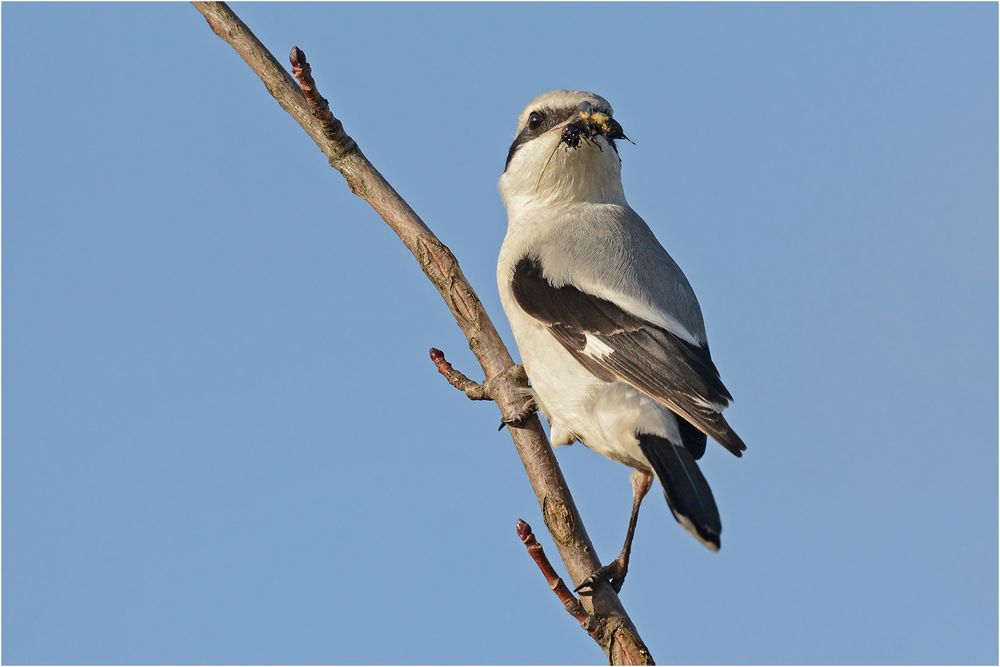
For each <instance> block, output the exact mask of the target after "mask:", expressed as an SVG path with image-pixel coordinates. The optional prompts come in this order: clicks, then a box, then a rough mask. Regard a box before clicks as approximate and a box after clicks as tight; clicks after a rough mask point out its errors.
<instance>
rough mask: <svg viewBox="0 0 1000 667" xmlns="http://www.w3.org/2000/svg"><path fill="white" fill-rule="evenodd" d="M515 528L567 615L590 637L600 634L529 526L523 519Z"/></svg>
mask: <svg viewBox="0 0 1000 667" xmlns="http://www.w3.org/2000/svg"><path fill="white" fill-rule="evenodd" d="M516 527H517V536H518V537H520V538H521V542H523V543H524V546H525V547H526V548H527V549H528V555H530V556H531V559H532V560H533V561H535V565H537V566H538V569H539V570H541V571H542V576H544V577H545V581H547V582H548V584H549V588H551V589H552V592H553V593H555V594H556V597H557V598H559V601H560V602H562V603H563V606H564V607H566V611H567V612H569V615H570V616H572V617H573V618H575V619H576V620H577V622H578V623H579V624H580V627H582V628H583V629H584V630H586V631H587V632H588V633H589V634H590V635H591V636H594V637H596V636H597V635H598V634H599V633H600V623H599V622H598V620H597V618H595V617H594V616H592V615H591V614H588V613H587V611H586V610H585V609H584V608H583V605H582V604H581V603H580V601H579V600H577V599H576V597H574V595H573V593H572V591H570V590H569V586H567V585H566V582H564V581H563V580H562V577H560V576H559V575H558V574H556V571H555V568H553V567H552V563H550V562H549V558H548V556H546V555H545V551H544V550H543V549H542V545H541V544H539V543H538V540H537V539H535V534H534V533H533V532H532V530H531V526H530V525H528V522H527V521H525V520H524V519H518V520H517V524H516Z"/></svg>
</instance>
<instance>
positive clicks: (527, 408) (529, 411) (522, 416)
mask: <svg viewBox="0 0 1000 667" xmlns="http://www.w3.org/2000/svg"><path fill="white" fill-rule="evenodd" d="M536 412H538V405H537V404H536V403H535V397H534V396H533V395H532V394H527V395H526V396H525V398H524V403H523V404H522V405H521V409H520V410H518V411H517V412H516V413H514V414H513V415H511V416H510V417H504V418H503V419H501V420H500V427H499V428H498V429H497V430H498V431H502V430H503V429H504V427H505V426H512V427H514V428H522V427H523V426H524V425H525V424H526V423H527V422H528V420H529V419H531V418H532V417H533V416H534V415H535V413H536Z"/></svg>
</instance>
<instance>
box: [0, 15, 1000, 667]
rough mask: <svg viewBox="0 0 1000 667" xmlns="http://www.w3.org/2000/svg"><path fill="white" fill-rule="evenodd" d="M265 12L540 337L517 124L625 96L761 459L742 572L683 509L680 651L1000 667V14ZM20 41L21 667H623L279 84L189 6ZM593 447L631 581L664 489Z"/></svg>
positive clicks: (7, 126)
mask: <svg viewBox="0 0 1000 667" xmlns="http://www.w3.org/2000/svg"><path fill="white" fill-rule="evenodd" d="M236 9H237V11H238V13H239V14H240V15H241V16H242V17H243V18H244V20H246V21H247V23H248V24H249V25H250V26H251V27H252V28H253V29H254V30H255V31H256V32H257V34H258V35H259V36H260V37H261V38H262V39H263V41H264V42H265V43H266V44H267V45H268V46H269V47H270V48H271V49H272V50H273V51H274V52H275V53H276V54H278V56H279V57H280V58H281V59H282V60H283V61H284V58H285V54H287V52H288V50H289V48H290V47H291V46H292V45H293V44H298V45H300V46H301V47H302V48H303V49H305V51H306V53H307V54H308V56H309V59H310V60H311V62H312V63H313V66H314V71H315V73H316V76H317V79H318V81H319V83H320V85H321V87H322V90H323V91H324V92H325V93H326V94H327V95H328V97H329V98H330V99H331V101H332V103H333V106H334V109H335V110H336V112H337V113H338V114H339V115H340V116H341V118H342V119H343V120H344V122H345V124H346V126H347V128H348V131H349V132H350V133H351V134H353V135H354V136H355V137H356V138H357V139H358V141H359V142H360V143H361V145H362V147H363V149H364V150H365V152H366V153H367V154H368V156H369V157H370V158H371V159H372V160H373V161H374V162H375V163H376V165H377V166H378V167H379V168H380V169H381V170H382V171H383V173H384V174H385V175H386V176H387V177H388V178H389V179H390V180H391V181H392V182H393V183H394V184H395V185H396V187H397V188H398V189H399V190H400V192H401V193H402V194H403V195H404V196H405V197H407V198H408V199H409V201H410V202H411V203H412V205H413V206H414V208H415V209H416V210H417V211H418V212H419V213H420V214H421V215H422V216H423V217H424V219H425V220H426V221H427V222H428V223H429V224H430V225H431V226H432V227H433V228H434V230H435V231H436V232H437V233H438V234H439V235H440V237H441V238H442V239H443V240H444V241H445V242H446V243H447V244H449V245H450V247H451V248H452V249H453V250H454V251H455V252H456V254H457V255H458V257H459V258H460V259H461V261H462V264H463V266H464V268H465V271H466V273H467V274H468V276H469V278H470V279H471V281H472V282H473V284H474V285H475V286H476V288H477V289H478V290H479V293H480V295H481V296H482V299H483V301H484V303H485V304H486V307H487V308H488V309H489V311H490V312H491V313H492V314H493V316H494V317H495V319H496V322H497V324H498V326H499V327H501V330H502V332H503V334H504V336H505V337H506V339H507V340H508V341H511V337H510V334H509V330H508V328H507V325H506V323H505V322H504V321H503V319H502V311H501V309H500V307H499V303H498V298H497V293H496V286H495V282H494V266H495V258H496V253H497V250H498V248H499V245H500V242H501V239H502V238H503V235H504V231H505V225H506V217H505V213H504V211H503V207H502V205H501V203H500V200H499V197H498V196H497V193H496V181H497V178H498V177H499V175H500V172H501V170H502V168H503V162H504V157H505V155H506V151H507V147H508V145H509V142H510V139H511V136H512V133H513V131H514V122H515V118H516V116H517V114H518V113H519V112H520V110H521V108H522V107H523V105H524V104H525V103H526V102H527V100H529V99H530V98H531V97H533V96H534V95H536V94H538V93H540V92H542V91H545V90H548V89H552V88H559V87H572V88H585V89H591V90H594V91H597V92H599V93H601V94H602V95H604V96H606V97H607V98H608V99H610V100H611V102H612V103H613V104H614V106H615V109H616V115H617V117H618V118H619V120H620V121H621V122H622V124H623V126H624V127H625V130H626V132H627V133H628V134H629V136H630V137H632V138H634V139H635V141H636V145H635V146H632V145H626V146H623V148H622V151H621V152H622V159H623V163H624V180H625V189H626V193H627V195H628V197H629V199H630V201H631V203H632V205H633V206H634V207H635V208H636V209H637V210H638V211H639V212H640V213H641V214H642V215H643V216H644V217H645V219H646V220H647V221H648V222H649V223H650V225H651V226H652V228H653V230H654V231H655V232H656V234H657V235H658V236H659V238H660V239H661V240H662V242H663V243H664V245H665V246H666V247H667V248H668V249H669V250H670V252H671V253H672V254H673V256H674V257H675V258H676V259H677V261H678V262H679V263H680V264H681V266H682V267H683V268H684V270H685V271H686V273H687V275H688V277H689V278H690V280H691V282H692V284H693V285H694V287H695V289H696V291H697V293H698V295H699V298H700V300H701V303H702V307H703V310H704V312H705V319H706V323H707V327H708V331H709V336H710V338H711V341H712V351H713V356H714V357H715V358H716V361H717V363H718V365H719V367H720V368H721V369H722V372H723V375H724V378H725V380H726V384H727V385H728V386H729V388H730V389H731V390H732V392H733V394H734V395H735V396H736V403H735V406H734V407H733V409H732V410H731V412H730V413H727V414H729V415H731V419H730V421H731V422H732V423H733V424H734V425H736V427H737V428H738V429H739V432H740V433H741V435H742V436H743V437H744V439H745V440H746V441H747V443H748V444H749V447H750V449H749V452H748V453H747V456H746V457H745V458H743V459H742V460H737V459H735V458H733V457H732V456H730V455H728V454H727V453H726V452H725V451H723V450H722V449H721V448H720V447H717V446H715V447H713V448H712V449H711V450H710V452H709V453H708V454H707V455H706V457H705V459H704V464H703V470H704V471H705V474H706V476H707V477H708V479H709V480H710V482H711V484H712V486H713V488H714V490H715V494H716V497H717V499H718V502H719V506H720V509H721V512H722V517H723V525H724V527H725V529H724V538H725V539H724V541H723V545H724V546H723V549H722V551H721V553H719V554H718V555H713V554H710V553H709V552H707V551H706V550H705V549H704V548H702V547H701V546H699V545H698V544H697V543H696V542H695V541H694V540H692V539H691V538H690V537H688V536H687V535H685V534H684V533H683V531H682V530H681V529H680V528H679V527H678V526H677V525H676V523H675V522H674V520H673V519H672V518H671V516H670V514H669V512H668V511H667V508H666V505H665V504H664V502H663V500H662V498H660V497H659V496H658V495H653V496H651V497H650V499H649V500H648V502H647V505H646V506H645V507H644V511H643V515H642V517H641V519H640V525H639V532H638V536H637V539H636V545H635V553H634V557H633V562H632V569H631V572H630V574H629V578H628V581H627V583H626V587H625V589H624V593H623V597H624V601H625V603H626V605H627V606H628V608H629V610H630V611H631V614H632V616H633V618H634V620H635V622H636V624H637V625H638V627H639V629H640V631H641V633H642V635H643V637H644V638H645V639H646V641H647V642H648V644H649V646H650V648H651V649H652V651H653V654H654V656H655V657H656V658H657V659H658V660H659V661H660V662H662V663H671V662H673V663H713V664H715V663H788V662H792V663H814V662H821V663H831V662H832V663H858V662H861V663H900V662H902V663H995V662H996V661H997V657H998V656H997V622H998V620H997V400H998V397H997V367H998V359H997V177H998V174H997V34H996V26H997V6H996V5H995V4H975V5H969V4H966V5H960V4H949V5H942V4H920V5H906V4H892V5H884V4H879V5H857V4H844V5H824V4H819V5H817V4H809V5H788V4H767V5H728V4H712V5H653V4H643V5H605V4H588V5H571V4H558V5H534V4H517V5H498V4H493V5H479V6H470V5H455V4H449V5H406V6H402V5H380V6H371V5H355V4H337V5H323V4H312V3H310V4H302V5H281V6H279V5H269V4H244V5H237V6H236ZM2 12H3V35H2V36H3V71H2V74H3V79H2V81H3V83H2V86H3V101H4V105H3V112H4V114H3V137H2V138H3V167H4V169H3V204H2V206H3V208H2V213H3V294H2V296H3V325H4V326H3V547H4V548H3V655H2V658H3V661H4V662H5V663H31V662H36V663H37V662H42V663H53V662H54V663H121V662H124V663H217V662H222V663H227V662H230V663H231V662H236V663H273V662H278V663H357V662H360V663H368V662H372V663H394V662H404V663H456V662H462V663H543V664H545V663H600V662H601V661H602V659H603V658H602V656H601V655H600V654H599V652H598V650H597V648H596V647H595V646H594V645H593V643H592V642H591V640H590V639H589V638H588V637H587V636H586V635H585V634H584V633H582V632H581V631H580V629H579V627H577V626H576V625H575V623H574V622H573V621H572V620H571V619H570V618H569V617H568V616H567V615H566V614H565V612H564V611H563V609H562V608H561V606H560V605H559V604H558V602H557V601H556V599H555V598H554V596H553V595H552V594H551V593H549V591H548V589H547V588H546V586H545V583H544V581H543V580H542V578H541V576H540V574H539V573H538V571H537V569H536V568H535V566H534V565H533V564H532V563H531V561H530V560H529V559H528V557H527V556H526V555H525V553H524V550H523V547H522V546H521V544H520V543H519V541H518V540H517V537H516V535H515V532H514V521H515V519H516V518H517V517H519V516H523V517H524V518H526V519H527V520H528V521H529V522H531V523H533V524H536V525H538V526H540V525H541V521H540V517H539V509H538V507H537V505H536V503H535V500H534V497H533V496H532V494H531V492H530V489H529V487H528V484H527V481H526V479H525V476H524V473H523V470H522V469H521V465H520V463H519V461H518V459H517V457H516V455H515V452H514V449H513V447H512V445H511V442H510V439H509V437H508V435H507V434H506V433H497V432H496V422H497V417H498V415H497V410H496V408H495V406H492V405H490V404H478V403H477V404H470V403H469V402H468V401H466V400H465V399H464V398H463V397H461V396H460V395H459V394H458V393H457V392H455V391H454V390H453V389H451V388H450V387H448V386H447V385H446V384H445V383H444V382H443V381H442V379H441V378H440V377H439V376H438V375H437V374H436V373H435V372H434V369H433V367H432V366H431V364H430V362H429V361H428V359H427V349H428V348H429V347H431V346H432V345H433V346H437V347H441V348H442V349H444V350H445V351H446V352H447V353H448V355H449V357H450V358H451V359H452V360H453V361H454V362H455V364H456V365H457V366H459V367H461V368H464V369H466V370H468V371H470V372H472V371H475V370H476V367H475V363H474V360H473V357H472V355H471V353H470V352H469V350H468V348H467V345H466V343H465V341H464V339H463V337H462V335H461V334H460V332H459V331H458V329H457V328H456V326H455V325H454V323H453V322H452V321H451V318H450V316H449V315H448V312H447V310H446V309H445V307H444V305H443V304H442V303H441V301H440V299H439V297H438V295H437V293H436V292H435V290H434V289H433V288H432V286H431V285H430V283H429V282H428V281H427V280H426V279H425V278H424V277H423V276H422V274H421V273H420V272H419V270H418V268H417V265H416V264H415V263H414V262H413V260H412V258H411V257H410V255H409V254H408V253H407V252H406V251H405V250H404V249H403V247H402V246H401V245H400V244H399V243H398V242H397V240H396V238H395V237H394V236H393V235H392V234H391V232H390V231H389V230H388V229H387V228H386V227H385V226H384V225H383V224H382V223H381V222H380V221H379V220H378V219H377V218H376V216H375V215H374V213H373V212H372V211H371V210H370V209H369V208H368V206H367V205H366V204H364V203H363V202H361V201H360V200H358V199H356V198H354V197H353V196H352V195H351V194H350V193H349V191H348V190H347V188H346V187H345V185H344V183H343V182H342V180H341V178H340V177H339V175H337V174H336V173H334V172H333V171H332V170H330V169H329V168H328V167H327V166H326V163H325V160H324V158H323V156H322V155H321V154H320V153H319V151H318V150H317V149H316V148H315V147H314V145H313V144H312V143H311V142H310V140H309V139H308V137H307V136H306V135H305V134H304V133H303V132H302V131H301V129H300V128H299V127H298V126H297V125H296V124H295V123H294V122H293V121H292V120H291V119H290V118H289V117H288V116H287V115H286V114H285V112H283V111H282V110H281V109H280V108H279V107H278V106H277V105H276V104H275V103H274V102H273V100H272V99H271V98H270V97H269V96H268V95H267V93H266V92H265V90H264V88H263V86H261V84H260V83H259V82H258V80H257V79H256V78H255V77H254V75H253V74H251V72H250V71H249V70H248V68H247V67H246V66H245V65H244V64H243V63H242V61H240V60H238V58H237V57H236V55H235V54H234V53H233V52H232V51H231V50H230V48H229V47H228V46H227V45H225V44H224V43H222V42H221V41H220V40H219V39H218V38H216V37H215V36H214V35H213V34H212V33H211V31H210V30H209V29H208V27H207V26H206V24H205V23H204V21H203V20H202V18H201V17H200V16H199V15H198V14H197V13H196V12H195V11H194V9H192V8H191V7H190V6H188V5H186V4H143V5H135V4H108V5H86V4H73V5H66V4H45V5H32V4H4V5H3V9H2ZM511 342H512V341H511ZM472 374H473V375H477V373H472ZM558 456H559V460H560V461H561V463H562V465H563V469H564V471H565V473H566V476H567V477H568V479H569V482H570V485H571V488H572V489H573V491H574V494H575V496H576V499H577V501H578V503H579V505H580V509H581V511H582V513H583V516H584V517H585V520H586V523H587V527H588V529H589V531H590V534H591V536H592V537H593V538H594V541H595V543H596V545H597V549H598V552H599V553H600V554H601V555H602V556H604V557H605V558H610V557H612V556H613V555H614V554H615V553H616V552H617V549H618V548H619V546H620V543H621V539H622V536H623V531H624V528H625V521H626V518H627V514H628V509H629V502H630V500H629V498H630V496H629V493H630V492H629V483H628V470H627V469H626V468H624V467H622V466H619V465H617V464H614V463H611V462H609V461H607V460H605V459H603V458H601V457H600V456H598V455H596V454H594V453H592V452H590V451H588V450H587V449H585V448H584V447H582V446H579V445H578V446H574V447H572V448H569V449H564V450H560V451H559V453H558ZM543 544H544V545H545V546H546V547H547V548H548V549H549V550H550V552H551V553H552V554H553V556H554V555H555V552H554V548H553V547H552V546H551V541H550V539H549V538H548V536H547V535H545V536H543Z"/></svg>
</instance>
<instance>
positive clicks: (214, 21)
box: [192, 2, 652, 664]
mask: <svg viewBox="0 0 1000 667" xmlns="http://www.w3.org/2000/svg"><path fill="white" fill-rule="evenodd" d="M192 4H193V5H194V6H195V8H196V9H197V10H198V11H199V12H201V14H202V15H203V16H204V17H205V20H206V21H208V24H209V26H210V27H211V28H212V30H213V31H214V32H215V33H216V34H217V35H218V36H219V37H221V38H222V39H223V40H225V41H226V42H227V43H228V44H229V45H230V46H232V47H233V49H234V50H235V51H236V52H237V53H238V54H239V56H240V57H241V58H242V59H243V60H244V62H246V64H247V65H248V66H249V67H250V68H251V69H252V70H253V71H254V72H255V73H256V74H257V76H259V77H260V79H261V81H262V82H263V83H264V85H265V87H266V88H267V90H268V92H269V93H270V94H271V96H272V97H274V99H275V100H276V101H277V102H278V104H280V105H281V106H282V108H284V109H285V110H286V111H287V112H288V113H289V114H291V116H292V117H293V118H294V119H295V120H296V122H297V123H298V124H299V125H301V126H302V128H303V129H304V130H305V131H306V132H307V133H308V134H309V136H310V137H312V139H313V141H315V142H316V145H317V146H319V148H320V150H322V151H323V153H324V154H325V155H326V156H327V158H328V160H329V162H330V165H331V166H332V167H334V168H335V169H336V170H337V171H339V172H340V173H341V175H343V177H344V178H345V179H346V181H347V184H348V186H349V187H350V188H351V191H352V192H354V193H355V194H357V195H358V196H360V197H362V198H363V199H365V201H367V202H368V203H369V204H370V205H371V207H372V208H374V209H375V211H376V212H377V213H378V214H379V216H380V217H381V218H382V219H383V220H384V221H385V223H386V224H387V225H389V227H390V228H391V229H392V230H393V231H394V232H395V233H396V234H397V235H398V236H399V238H400V240H401V241H402V242H403V244H404V245H405V246H406V247H407V248H408V249H409V250H410V252H412V253H413V255H414V257H415V258H416V259H417V261H418V262H419V264H420V267H421V268H422V269H423V271H424V273H425V274H426V275H427V277H428V278H430V280H431V282H433V283H434V286H435V287H437V289H438V291H439V292H440V293H441V297H442V298H443V299H444V301H445V303H446V304H447V305H448V308H449V310H450V311H451V313H452V316H453V317H454V318H455V322H456V323H457V324H458V326H459V327H460V328H461V329H462V332H463V333H464V334H465V336H466V338H467V339H468V341H469V347H470V348H471V349H472V351H473V353H474V354H475V355H476V359H477V360H478V361H479V364H480V366H482V369H483V373H484V376H485V377H487V378H491V386H490V393H491V395H492V398H493V400H494V401H496V403H497V405H498V406H499V408H500V412H501V414H505V415H508V414H516V412H517V410H518V408H519V407H521V406H520V405H519V403H523V390H521V388H520V387H519V386H518V382H517V379H516V377H515V376H514V374H512V373H505V371H508V370H509V369H511V368H512V367H513V366H514V361H513V359H512V358H511V356H510V352H509V351H508V350H507V347H506V346H505V345H504V343H503V340H502V339H501V338H500V335H499V334H498V333H497V330H496V327H494V326H493V323H492V322H491V321H490V319H489V317H488V316H487V314H486V311H485V310H484V309H483V307H482V304H481V303H480V301H479V298H478V297H477V296H476V293H475V291H474V290H473V289H472V286H471V285H470V284H469V282H468V280H467V279H466V278H465V275H464V274H463V273H462V270H461V267H459V265H458V261H457V260H456V259H455V256H454V255H453V254H452V252H451V250H449V249H448V247H447V246H445V245H444V244H443V243H441V241H440V240H438V238H437V237H436V236H435V235H434V233H433V232H432V231H431V230H430V229H429V228H428V227H427V225H425V224H424V222H423V221H422V220H421V219H420V217H419V216H418V215H417V214H416V213H415V212H414V211H413V209H412V208H411V207H410V205H409V204H408V203H407V202H406V201H405V200H404V199H403V198H402V197H400V196H399V193H397V192H396V190H395V189H393V187H392V186H391V185H390V184H389V183H388V181H386V180H385V178H384V177H383V176H382V175H381V174H380V173H379V172H378V170H377V169H375V167H374V166H373V165H372V164H371V162H369V161H368V159H367V158H366V157H365V156H364V154H363V153H362V152H361V149H360V147H358V145H357V144H356V143H355V142H354V140H353V139H351V138H350V137H349V136H348V135H347V133H346V132H345V131H344V130H343V127H342V126H340V125H339V121H336V118H335V117H334V116H333V114H332V113H331V112H330V111H329V105H324V103H323V102H320V100H321V99H322V96H320V95H319V92H318V90H317V89H316V86H315V82H314V81H313V80H312V73H311V68H310V67H309V66H308V62H307V61H306V59H305V54H304V53H302V52H301V50H300V49H296V50H295V61H296V62H295V65H296V67H297V68H298V70H299V72H298V74H299V79H300V80H299V82H298V83H296V81H295V80H293V79H292V77H291V76H289V74H288V72H287V71H285V70H284V68H282V67H281V66H280V65H278V62H277V60H276V59H275V58H274V56H273V55H271V53H270V52H269V51H268V50H267V48H265V47H264V45H263V44H261V42H260V40H258V39H257V37H256V36H255V35H254V34H253V32H251V30H250V29H249V28H248V27H247V26H246V24H244V23H243V22H242V21H241V20H240V19H239V17H238V16H236V14H234V13H233V11H232V10H231V9H230V8H229V6H228V5H226V3H224V2H194V3H192ZM303 83H305V84H306V85H307V86H308V92H306V93H304V92H303V88H302V84H303ZM307 94H308V95H309V96H310V98H312V101H311V102H310V101H307V98H306V95H307ZM324 102H325V100H324ZM509 433H510V434H511V438H512V439H513V440H514V444H515V446H516V447H517V451H518V454H519V455H520V457H521V461H522V462H523V464H524V468H525V471H526V472H527V474H528V479H529V481H530V482H531V486H532V488H533V489H534V491H535V495H536V497H537V498H538V503H539V505H541V508H542V516H543V518H544V519H545V524H546V527H547V528H548V529H549V532H550V533H551V534H552V536H553V539H554V540H555V543H556V545H557V547H558V548H559V555H560V556H561V557H562V560H563V563H564V564H565V565H566V569H567V571H568V572H569V575H570V578H571V580H572V581H573V582H574V583H579V582H582V581H583V580H584V579H586V578H587V577H588V576H589V575H590V574H592V573H593V572H595V571H596V570H597V569H598V568H599V567H600V566H601V563H600V560H599V559H598V557H597V553H596V551H595V550H594V547H593V545H592V544H591V542H590V537H589V536H588V535H587V531H586V529H585V528H584V526H583V520H582V519H581V518H580V514H579V512H578V510H577V508H576V504H575V503H574V502H573V498H572V496H571V495H570V492H569V488H568V487H567V486H566V480H565V479H564V477H563V474H562V471H561V470H560V469H559V465H558V463H557V462H556V459H555V456H554V454H553V452H552V447H551V445H549V442H548V439H547V438H546V437H545V433H544V431H542V427H541V423H540V422H539V421H538V419H537V418H535V417H532V418H530V419H529V420H527V421H526V423H525V424H524V425H523V426H519V427H518V428H512V429H509ZM583 605H584V607H585V608H586V609H587V610H588V611H589V612H590V613H592V614H593V615H594V616H596V617H597V618H598V619H599V620H600V621H601V628H602V632H601V633H600V637H599V638H598V637H595V639H596V640H597V642H598V644H600V646H601V648H602V649H603V650H604V652H605V653H606V654H607V655H608V658H609V660H610V661H611V663H612V664H652V657H651V656H650V655H649V651H648V649H647V648H646V646H645V644H644V643H643V642H642V639H641V638H640V637H639V634H638V632H636V629H635V626H634V625H633V624H632V621H631V619H629V617H628V614H627V613H626V612H625V609H624V608H623V607H622V604H621V601H620V600H619V599H618V596H617V594H616V593H615V592H614V590H613V589H612V588H611V586H610V585H608V584H606V583H600V584H598V586H597V587H596V589H595V590H594V595H593V596H592V597H590V598H588V599H586V600H585V601H584V602H583Z"/></svg>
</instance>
